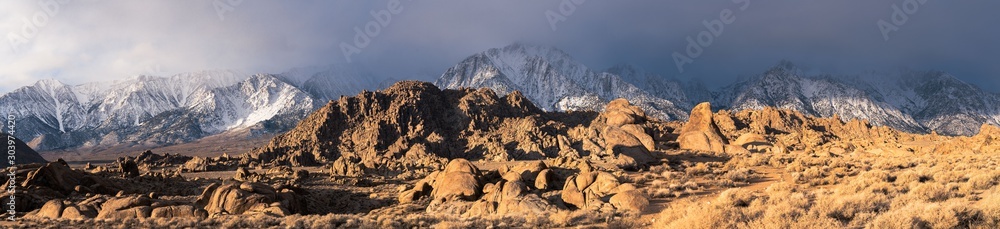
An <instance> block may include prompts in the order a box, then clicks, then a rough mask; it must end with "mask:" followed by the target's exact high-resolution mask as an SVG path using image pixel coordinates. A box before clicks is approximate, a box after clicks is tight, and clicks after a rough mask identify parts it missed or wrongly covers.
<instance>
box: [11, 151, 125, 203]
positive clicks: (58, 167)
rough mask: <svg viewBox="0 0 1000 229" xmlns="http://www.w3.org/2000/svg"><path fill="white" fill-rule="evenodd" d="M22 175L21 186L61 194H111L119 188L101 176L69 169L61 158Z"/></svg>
mask: <svg viewBox="0 0 1000 229" xmlns="http://www.w3.org/2000/svg"><path fill="white" fill-rule="evenodd" d="M24 177H25V178H24V181H22V182H21V184H20V186H21V187H33V188H41V189H46V190H52V191H55V192H58V193H61V194H62V195H68V194H70V193H72V192H78V193H97V194H113V193H116V192H118V191H119V190H121V189H120V188H118V187H114V186H112V185H111V184H110V183H108V182H106V181H105V180H104V179H103V178H101V177H98V176H94V175H91V174H88V173H86V172H82V171H76V170H73V169H71V168H70V167H69V165H67V164H66V162H65V161H62V160H59V161H56V162H49V163H48V164H45V165H44V166H40V167H37V168H35V169H33V170H31V171H30V172H27V173H26V174H25V175H24ZM7 182H10V181H9V180H8V181H7Z"/></svg>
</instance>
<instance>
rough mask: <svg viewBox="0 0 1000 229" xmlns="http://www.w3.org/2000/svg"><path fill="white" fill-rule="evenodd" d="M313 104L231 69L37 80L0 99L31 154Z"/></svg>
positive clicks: (133, 140) (171, 133) (195, 135)
mask: <svg viewBox="0 0 1000 229" xmlns="http://www.w3.org/2000/svg"><path fill="white" fill-rule="evenodd" d="M319 105H320V103H319V102H318V101H317V100H315V99H313V98H312V96H311V95H309V94H308V93H306V92H304V91H302V90H299V89H298V88H297V87H294V86H292V85H290V84H287V83H285V81H282V80H280V79H278V78H277V77H276V76H274V75H268V74H258V75H254V76H250V77H248V76H247V75H245V74H243V73H241V72H236V71H204V72H194V73H185V74H178V75H174V76H170V77H157V76H137V77H132V78H129V79H125V80H119V81H114V82H95V83H86V84H81V85H75V86H74V85H66V84H63V83H61V82H59V81H56V80H41V81H39V82H37V83H35V84H34V85H31V86H26V87H22V88H19V89H17V90H14V91H12V92H10V93H7V94H5V95H3V96H0V109H2V110H3V111H5V112H10V114H13V115H15V116H16V117H17V120H18V134H17V135H18V136H19V137H22V138H26V140H27V141H28V144H29V145H31V146H32V147H33V148H36V149H39V150H51V149H62V148H73V147H83V146H101V145H105V146H110V145H118V144H154V145H155V144H170V143H180V142H186V141H191V140H196V139H199V138H201V137H205V136H209V135H213V134H218V133H223V132H226V131H234V130H242V129H251V128H254V127H256V126H257V125H260V124H262V123H267V122H268V121H274V120H276V119H294V120H297V119H299V118H301V117H304V116H305V114H306V113H308V112H311V111H312V110H313V109H314V108H315V107H318V106H319ZM281 123H287V122H281ZM286 126H287V124H286ZM288 127H290V126H288ZM281 128H282V127H281V126H272V129H273V130H271V131H281V130H283V129H281ZM286 129H287V128H286Z"/></svg>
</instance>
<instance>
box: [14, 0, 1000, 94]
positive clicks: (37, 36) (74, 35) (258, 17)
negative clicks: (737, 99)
mask: <svg viewBox="0 0 1000 229" xmlns="http://www.w3.org/2000/svg"><path fill="white" fill-rule="evenodd" d="M910 1H912V2H911V3H917V5H919V7H918V8H917V9H916V12H913V11H912V10H911V11H909V12H910V13H912V14H909V13H907V12H901V13H902V14H905V15H907V16H906V19H907V20H906V21H905V22H903V23H899V25H895V24H893V22H892V18H891V17H892V16H893V12H894V11H893V5H896V6H898V7H899V8H900V9H901V11H905V10H904V8H907V6H910V7H909V9H912V8H913V7H912V6H914V4H910V5H907V4H906V2H907V1H906V0H843V1H818V0H770V1H763V0H735V1H734V0H719V1H695V0H684V1H680V0H655V1H654V0H648V1H639V0H636V1H598V0H587V1H581V0H565V1H563V0H555V1H539V0H520V1H511V0H505V1H470V0H448V1H431V0H401V1H399V5H398V7H388V6H387V3H388V2H389V1H386V0H373V1H353V0H351V1H348V0H331V1H255V0H244V1H236V0H233V1H231V2H230V1H226V0H218V1H111V0H97V1H87V0H76V1H68V0H67V1H60V0H40V1H36V0H32V1H4V2H2V3H0V32H2V33H3V35H4V37H5V38H7V39H4V41H3V42H2V45H0V46H2V47H3V48H0V79H3V82H2V83H0V92H7V91H10V90H12V89H13V88H16V87H19V86H24V85H28V84H31V83H33V82H35V81H37V80H39V79H43V78H56V79H59V80H61V81H63V82H67V83H72V84H75V83H82V82H87V81H94V80H109V79H120V78H124V77H128V76H133V75H137V74H152V75H170V74H175V73H180V72H188V71H198V70H206V69H239V70H245V71H251V72H269V73H280V72H282V71H284V70H286V69H289V68H292V67H301V66H313V65H326V64H337V63H340V64H345V63H347V62H348V61H347V60H346V59H345V55H344V52H342V49H341V44H342V43H346V44H352V45H353V44H354V43H355V42H354V38H355V35H356V32H355V28H356V27H357V28H359V29H361V30H364V29H365V27H366V25H367V24H369V22H373V21H374V22H373V23H376V24H377V23H378V20H377V19H376V18H375V17H373V16H372V12H375V13H376V14H378V13H379V12H382V11H385V12H389V13H390V14H391V15H392V16H391V20H388V21H387V23H385V26H382V25H380V24H379V25H377V29H378V34H377V35H376V36H373V37H371V38H370V42H368V44H367V46H364V47H363V48H359V49H358V50H359V51H360V52H359V53H356V54H353V55H352V56H351V59H352V61H351V63H350V64H359V65H363V66H367V67H370V68H372V69H375V70H376V71H378V73H379V74H381V75H382V76H385V77H393V78H398V79H421V80H433V79H434V78H436V77H437V76H439V74H441V73H442V72H444V70H445V69H447V68H448V67H450V66H452V65H454V64H456V63H457V62H459V61H461V60H462V59H464V58H465V57H467V56H469V55H471V54H474V53H477V52H480V51H483V50H486V49H489V48H494V47H503V46H505V45H507V44H510V43H512V42H516V41H524V42H529V43H537V44H548V45H553V46H556V47H558V48H560V49H563V50H564V51H566V52H567V53H569V54H570V55H572V56H574V57H575V58H577V59H578V60H580V61H581V62H583V63H584V64H587V65H588V66H590V67H592V68H594V69H597V70H600V69H604V68H607V67H610V66H611V65H614V64H618V63H633V64H635V65H637V66H640V67H642V68H645V69H646V70H648V71H652V72H655V73H659V74H661V75H664V76H666V77H675V78H680V79H699V80H702V81H704V82H706V83H707V84H709V85H710V86H719V85H721V84H724V83H730V82H732V80H733V79H734V78H736V77H738V76H747V75H754V74H759V73H760V72H762V71H764V70H766V69H767V68H768V67H770V66H772V65H775V64H776V63H778V62H779V61H780V60H790V61H792V62H795V63H796V64H797V65H799V66H800V67H803V68H805V69H806V70H807V71H809V72H826V73H837V74H848V73H859V72H861V71H865V70H880V71H893V70H896V69H900V68H910V69H935V70H943V71H946V72H950V73H952V74H954V75H956V76H958V77H959V78H961V79H964V80H966V81H967V82H970V83H973V84H976V85H978V86H980V87H982V88H984V89H986V90H988V91H994V92H996V91H1000V90H998V89H997V88H998V87H1000V63H998V60H1000V45H998V43H997V41H1000V26H997V25H995V23H996V22H997V21H1000V16H998V15H1000V14H998V13H997V12H995V11H996V10H998V9H1000V2H998V1H988V0H979V1H976V0H968V1H938V0H927V1H926V3H925V4H919V3H918V1H917V0H910ZM577 2H581V3H579V4H578V5H577V4H576V3H577ZM746 2H749V5H745V4H746ZM561 4H563V5H564V7H565V6H568V5H572V6H574V7H573V8H575V9H573V10H572V11H570V10H568V9H569V8H564V9H563V12H568V14H566V15H563V14H562V13H560V5H561ZM744 6H746V8H742V7H744ZM726 10H728V11H731V12H732V15H731V16H732V17H733V18H729V19H732V21H731V24H727V25H725V27H724V28H723V30H722V31H721V33H719V34H718V36H714V35H713V36H712V37H713V39H712V43H711V44H709V45H707V46H706V47H703V50H702V53H701V55H700V56H698V57H697V58H692V60H693V61H694V62H693V63H690V64H687V65H685V66H684V68H685V71H684V72H683V73H679V71H678V68H677V66H676V64H675V62H674V58H673V57H672V54H674V52H680V53H684V52H685V48H686V47H687V46H688V41H686V39H687V38H688V37H691V38H693V39H697V36H698V34H699V33H701V32H702V31H706V30H707V29H706V27H705V26H704V25H703V21H712V20H719V19H720V12H723V11H726ZM390 11H395V13H393V12H390ZM547 11H552V12H553V13H556V14H559V15H560V16H561V17H564V18H565V20H564V21H560V22H558V23H557V24H556V27H555V28H556V30H553V29H552V25H551V24H550V21H549V19H548V18H547V16H546V12H547ZM727 18H728V17H727ZM879 20H885V21H886V22H887V23H890V24H893V26H895V27H898V30H896V31H893V32H891V33H889V40H886V39H885V37H884V36H883V33H882V32H881V31H880V29H879V26H878V21H879ZM383 21H385V20H383ZM898 21H899V20H897V22H898ZM372 25H375V24H372ZM371 29H376V28H374V27H373V28H371ZM706 38H707V37H706Z"/></svg>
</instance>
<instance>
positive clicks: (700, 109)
mask: <svg viewBox="0 0 1000 229" xmlns="http://www.w3.org/2000/svg"><path fill="white" fill-rule="evenodd" d="M689 117H690V118H689V119H688V122H687V123H686V124H684V127H682V128H681V131H680V136H679V137H677V143H678V144H680V147H681V149H686V150H698V151H708V152H720V153H721V152H725V146H726V144H727V143H726V139H725V138H723V137H722V135H721V134H720V133H719V128H718V127H717V126H716V125H715V122H714V121H712V105H711V104H709V103H707V102H706V103H701V104H698V105H697V106H695V107H694V109H692V110H691V116H689Z"/></svg>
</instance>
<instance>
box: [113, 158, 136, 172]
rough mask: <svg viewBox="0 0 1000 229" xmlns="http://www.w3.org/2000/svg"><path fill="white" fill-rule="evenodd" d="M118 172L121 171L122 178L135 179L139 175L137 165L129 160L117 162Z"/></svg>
mask: <svg viewBox="0 0 1000 229" xmlns="http://www.w3.org/2000/svg"><path fill="white" fill-rule="evenodd" d="M118 170H119V171H121V173H122V177H137V176H139V174H140V172H139V165H138V164H136V163H135V161H134V160H132V159H130V158H126V159H125V160H121V161H119V162H118Z"/></svg>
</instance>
